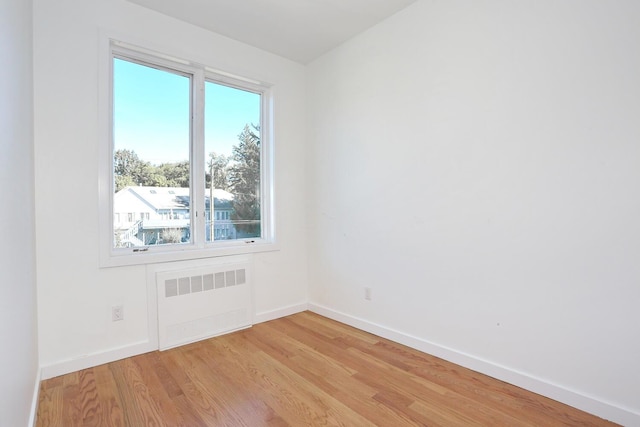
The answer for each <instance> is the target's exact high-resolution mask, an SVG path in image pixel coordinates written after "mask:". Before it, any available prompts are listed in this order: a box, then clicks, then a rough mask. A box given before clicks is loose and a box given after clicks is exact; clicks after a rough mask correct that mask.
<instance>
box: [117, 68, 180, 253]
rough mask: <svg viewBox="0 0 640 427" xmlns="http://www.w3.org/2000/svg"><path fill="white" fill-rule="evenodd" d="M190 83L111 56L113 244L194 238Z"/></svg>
mask: <svg viewBox="0 0 640 427" xmlns="http://www.w3.org/2000/svg"><path fill="white" fill-rule="evenodd" d="M190 87H191V81H190V78H189V77H187V76H183V75H180V74H175V73H171V72H168V71H164V70H159V69H156V68H151V67H148V66H144V65H140V64H137V63H134V62H130V61H126V60H122V59H118V58H114V60H113V139H114V141H113V146H114V153H113V176H114V180H115V185H114V189H115V195H114V198H113V210H114V219H115V220H114V224H113V230H114V246H115V247H120V248H122V247H135V246H146V245H160V244H165V245H166V244H176V243H185V242H190V241H191V234H192V233H191V220H190V218H191V208H190V207H191V203H190V191H189V180H190V165H189V153H190V149H189V147H190V115H191V114H190V105H191V102H190ZM130 212H139V215H134V214H131V213H130ZM121 213H122V215H120V214H121ZM125 213H129V214H127V215H125ZM122 219H126V220H127V221H126V222H124V221H121V220H122Z"/></svg>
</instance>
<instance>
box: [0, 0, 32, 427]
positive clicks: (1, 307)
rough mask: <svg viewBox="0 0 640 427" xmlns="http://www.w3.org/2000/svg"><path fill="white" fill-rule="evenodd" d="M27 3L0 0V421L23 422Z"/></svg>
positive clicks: (27, 384) (28, 291)
mask: <svg viewBox="0 0 640 427" xmlns="http://www.w3.org/2000/svg"><path fill="white" fill-rule="evenodd" d="M31 11H32V4H31V2H30V1H25V0H8V1H3V2H1V3H0V47H1V48H0V51H1V52H2V58H3V59H4V61H3V65H4V66H3V67H2V68H0V182H1V183H2V186H3V191H2V193H3V194H2V199H3V201H4V205H5V208H4V209H1V210H0V236H2V242H1V243H0V277H2V284H1V285H0V287H1V288H2V291H1V295H0V341H1V342H2V344H1V345H0V379H1V380H0V425H2V426H25V425H27V422H28V420H29V417H30V410H31V405H32V402H33V397H34V391H35V387H36V385H37V384H36V382H37V378H38V339H37V320H36V318H37V316H36V269H35V234H34V231H35V226H34V214H33V204H34V199H33V193H34V190H33V96H32V95H33V90H32V84H33V61H32V55H31V43H32V28H33V27H32V19H31Z"/></svg>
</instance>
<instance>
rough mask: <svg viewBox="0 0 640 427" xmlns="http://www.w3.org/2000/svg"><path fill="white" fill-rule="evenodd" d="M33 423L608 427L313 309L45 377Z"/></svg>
mask: <svg viewBox="0 0 640 427" xmlns="http://www.w3.org/2000/svg"><path fill="white" fill-rule="evenodd" d="M37 425H38V426H64V427H67V426H91V425H100V426H114V427H120V426H135V427H137V426H147V425H154V426H189V427H192V426H194V427H199V426H201V427H206V426H275V427H284V426H306V425H309V426H315V425H344V426H367V425H379V426H424V425H428V426H433V427H437V426H443V427H450V426H473V425H482V426H484V425H492V426H503V425H504V426H540V425H544V426H594V427H598V426H613V425H615V424H613V423H609V422H607V421H605V420H602V419H600V418H598V417H595V416H593V415H590V414H587V413H585V412H582V411H579V410H577V409H575V408H571V407H569V406H566V405H563V404H561V403H559V402H555V401H553V400H551V399H548V398H546V397H543V396H539V395H536V394H534V393H530V392H528V391H526V390H523V389H520V388H518V387H514V386H511V385H509V384H507V383H504V382H502V381H499V380H496V379H493V378H490V377H487V376H485V375H481V374H479V373H477V372H473V371H471V370H468V369H465V368H463V367H460V366H457V365H455V364H452V363H449V362H447V361H444V360H442V359H438V358H436V357H433V356H430V355H428V354H424V353H421V352H419V351H416V350H414V349H411V348H409V347H405V346H402V345H400V344H397V343H394V342H391V341H389V340H385V339H383V338H380V337H376V336H375V335H372V334H369V333H366V332H364V331H360V330H357V329H354V328H351V327H349V326H347V325H344V324H341V323H339V322H335V321H333V320H330V319H327V318H324V317H322V316H319V315H317V314H314V313H309V312H305V313H299V314H295V315H293V316H288V317H285V318H282V319H277V320H274V321H271V322H266V323H262V324H259V325H255V326H254V327H253V328H251V329H247V330H243V331H239V332H236V333H233V334H229V335H224V336H220V337H216V338H212V339H209V340H205V341H200V342H197V343H194V344H190V345H186V346H183V347H179V348H176V349H172V350H167V351H164V352H158V351H155V352H151V353H147V354H144V355H140V356H136V357H132V358H128V359H124V360H120V361H117V362H112V363H109V364H107V365H102V366H97V367H94V368H90V369H86V370H83V371H79V372H74V373H71V374H68V375H64V376H61V377H58V378H53V379H49V380H46V381H43V382H42V384H41V387H40V400H39V407H38V418H37Z"/></svg>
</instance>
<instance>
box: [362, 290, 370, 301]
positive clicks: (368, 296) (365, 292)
mask: <svg viewBox="0 0 640 427" xmlns="http://www.w3.org/2000/svg"><path fill="white" fill-rule="evenodd" d="M364 299H366V300H367V301H371V288H369V287H367V288H364Z"/></svg>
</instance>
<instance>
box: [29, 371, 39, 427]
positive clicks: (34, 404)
mask: <svg viewBox="0 0 640 427" xmlns="http://www.w3.org/2000/svg"><path fill="white" fill-rule="evenodd" d="M41 379H42V369H40V368H38V370H37V373H36V381H35V384H34V386H33V396H32V398H31V410H30V411H29V423H28V424H27V426H29V427H36V421H37V419H36V417H37V415H38V402H40V381H41Z"/></svg>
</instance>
